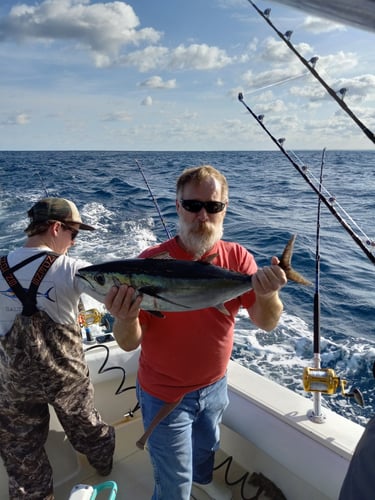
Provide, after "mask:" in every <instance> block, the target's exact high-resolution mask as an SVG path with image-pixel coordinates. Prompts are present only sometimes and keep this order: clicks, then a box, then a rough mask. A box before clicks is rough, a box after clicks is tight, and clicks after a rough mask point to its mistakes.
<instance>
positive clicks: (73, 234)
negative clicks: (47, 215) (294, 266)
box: [61, 222, 79, 240]
mask: <svg viewBox="0 0 375 500" xmlns="http://www.w3.org/2000/svg"><path fill="white" fill-rule="evenodd" d="M61 227H63V228H64V229H66V230H67V231H70V232H71V233H72V240H74V239H76V237H77V235H78V233H79V231H78V229H75V228H74V227H71V226H68V224H65V223H64V222H62V223H61Z"/></svg>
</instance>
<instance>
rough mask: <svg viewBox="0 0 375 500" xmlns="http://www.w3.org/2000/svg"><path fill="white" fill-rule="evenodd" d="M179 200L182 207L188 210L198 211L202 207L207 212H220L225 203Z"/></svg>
mask: <svg viewBox="0 0 375 500" xmlns="http://www.w3.org/2000/svg"><path fill="white" fill-rule="evenodd" d="M180 202H181V205H182V207H183V208H184V209H185V210H187V211H188V212H194V213H198V212H200V211H201V210H202V208H204V209H205V210H206V212H207V213H208V214H217V213H219V212H222V211H223V210H224V208H225V205H226V203H223V202H222V201H199V200H180Z"/></svg>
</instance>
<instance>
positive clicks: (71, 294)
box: [0, 247, 90, 336]
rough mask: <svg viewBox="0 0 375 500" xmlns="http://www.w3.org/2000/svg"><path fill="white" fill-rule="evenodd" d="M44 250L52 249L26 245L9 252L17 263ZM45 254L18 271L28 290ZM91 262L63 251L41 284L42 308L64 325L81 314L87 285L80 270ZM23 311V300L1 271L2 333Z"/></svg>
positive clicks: (11, 260) (39, 304) (11, 263)
mask: <svg viewBox="0 0 375 500" xmlns="http://www.w3.org/2000/svg"><path fill="white" fill-rule="evenodd" d="M42 251H51V249H50V248H48V247H42V248H40V247H38V248H28V247H22V248H18V249H16V250H13V251H12V252H10V253H9V255H8V265H9V267H13V266H15V265H16V264H18V263H19V262H21V261H23V260H25V259H27V258H29V257H31V256H32V255H35V254H38V253H40V252H42ZM44 257H45V255H42V256H41V257H39V258H37V259H35V260H33V261H32V262H30V263H29V264H27V265H26V266H23V267H21V268H20V269H18V270H17V271H15V273H14V275H15V277H16V278H17V280H18V281H19V283H20V284H21V286H22V287H23V288H25V289H26V290H27V289H28V288H29V286H30V282H31V280H32V278H33V276H34V274H35V272H36V270H37V269H38V267H39V266H40V264H41V263H42V261H43V259H44ZM88 265H90V263H89V262H85V261H83V260H78V259H73V258H71V257H68V256H67V255H60V256H59V257H58V258H57V259H56V261H55V262H54V263H53V264H52V266H51V267H50V269H49V270H48V271H47V274H46V275H45V277H44V278H43V281H42V282H41V284H40V286H39V288H38V292H37V307H38V309H39V310H41V311H45V312H46V313H47V314H48V315H49V316H50V317H51V318H52V319H53V320H54V321H55V322H56V323H60V324H63V325H67V324H72V323H75V322H76V321H77V315H78V301H79V297H80V295H81V294H82V292H83V286H84V283H83V282H82V281H83V280H81V279H80V278H77V277H76V273H77V271H78V269H80V268H82V267H85V266H88ZM21 312H22V304H21V302H20V301H19V300H18V298H17V297H16V295H15V294H14V293H13V291H12V290H11V289H10V288H9V285H8V283H7V282H6V281H5V279H4V278H3V275H2V274H1V272H0V336H3V335H5V334H6V333H7V332H8V331H9V329H10V328H11V326H12V324H13V321H14V318H15V317H16V315H17V314H19V313H21Z"/></svg>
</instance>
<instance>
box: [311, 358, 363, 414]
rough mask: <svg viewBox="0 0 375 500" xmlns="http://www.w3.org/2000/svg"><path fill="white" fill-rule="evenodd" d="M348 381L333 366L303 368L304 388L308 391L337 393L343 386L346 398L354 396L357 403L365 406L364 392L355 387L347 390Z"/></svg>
mask: <svg viewBox="0 0 375 500" xmlns="http://www.w3.org/2000/svg"><path fill="white" fill-rule="evenodd" d="M346 386H347V381H346V380H345V379H343V378H340V377H338V376H337V375H336V373H335V370H333V369H332V368H311V367H306V368H305V369H304V370H303V388H304V390H305V391H306V392H321V393H323V394H330V395H331V394H335V393H336V391H337V389H338V388H339V387H340V388H341V395H342V396H344V397H345V398H353V399H354V401H355V402H356V403H358V404H359V405H361V406H364V400H363V396H362V393H361V391H360V390H359V389H357V388H353V389H352V391H351V392H345V388H346Z"/></svg>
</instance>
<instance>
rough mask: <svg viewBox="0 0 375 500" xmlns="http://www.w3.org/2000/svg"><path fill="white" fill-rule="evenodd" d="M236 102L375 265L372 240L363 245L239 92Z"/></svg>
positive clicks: (331, 201)
mask: <svg viewBox="0 0 375 500" xmlns="http://www.w3.org/2000/svg"><path fill="white" fill-rule="evenodd" d="M238 100H239V101H240V102H241V103H242V104H243V105H244V107H245V108H246V109H247V111H248V112H249V113H250V114H251V116H252V117H253V118H255V120H256V121H257V123H258V124H259V125H260V126H261V127H262V129H263V130H264V131H265V132H266V134H267V135H268V136H269V137H270V139H271V140H272V142H274V143H275V144H276V146H277V147H278V148H279V149H280V151H281V152H282V153H283V155H284V156H285V157H286V158H287V159H288V160H289V161H290V163H291V164H292V165H293V167H294V168H295V169H296V170H297V171H298V172H299V173H300V175H301V176H302V177H303V178H304V179H305V181H306V182H307V184H308V185H309V186H310V187H311V188H312V189H313V191H315V193H316V194H317V195H318V196H319V198H320V200H321V201H322V202H323V203H324V204H325V205H326V207H327V208H328V210H329V211H330V212H331V214H332V215H333V216H334V217H335V218H336V219H337V220H338V221H339V222H340V224H341V225H342V227H343V228H344V229H345V231H346V232H347V233H348V234H349V235H350V236H351V238H352V239H353V240H354V241H355V243H356V244H357V245H358V246H359V247H360V248H361V249H362V251H363V252H364V253H365V254H366V255H367V257H368V258H369V259H370V261H371V262H372V263H373V264H375V255H374V254H373V253H372V252H371V251H370V250H369V249H368V248H367V247H366V244H367V245H371V246H372V247H375V242H374V241H373V240H370V239H369V238H367V237H366V238H367V239H366V242H365V243H364V242H363V241H362V240H361V238H360V237H359V236H358V235H357V234H356V233H355V232H354V231H353V229H352V228H351V226H350V225H349V224H348V222H346V220H345V219H344V218H343V217H342V216H341V215H340V214H339V213H338V211H337V210H336V208H335V207H334V206H333V203H335V202H336V199H335V198H334V197H330V198H329V199H328V198H327V197H326V196H324V194H323V193H322V192H321V190H319V188H318V187H317V186H316V185H315V184H314V182H312V181H311V179H310V178H309V175H308V173H309V171H308V168H307V167H306V166H305V165H303V166H300V165H298V164H297V163H296V162H295V161H294V160H293V158H292V157H291V155H290V154H289V153H288V152H287V151H286V150H285V149H284V146H283V144H284V142H285V138H280V139H276V137H275V136H273V135H272V133H271V132H270V131H269V130H268V128H267V127H266V126H265V125H264V123H263V118H264V115H256V114H255V113H254V112H253V110H252V109H251V108H250V107H249V106H248V105H247V104H246V103H245V101H244V98H243V94H242V93H241V92H240V93H239V94H238ZM351 220H352V219H351Z"/></svg>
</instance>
